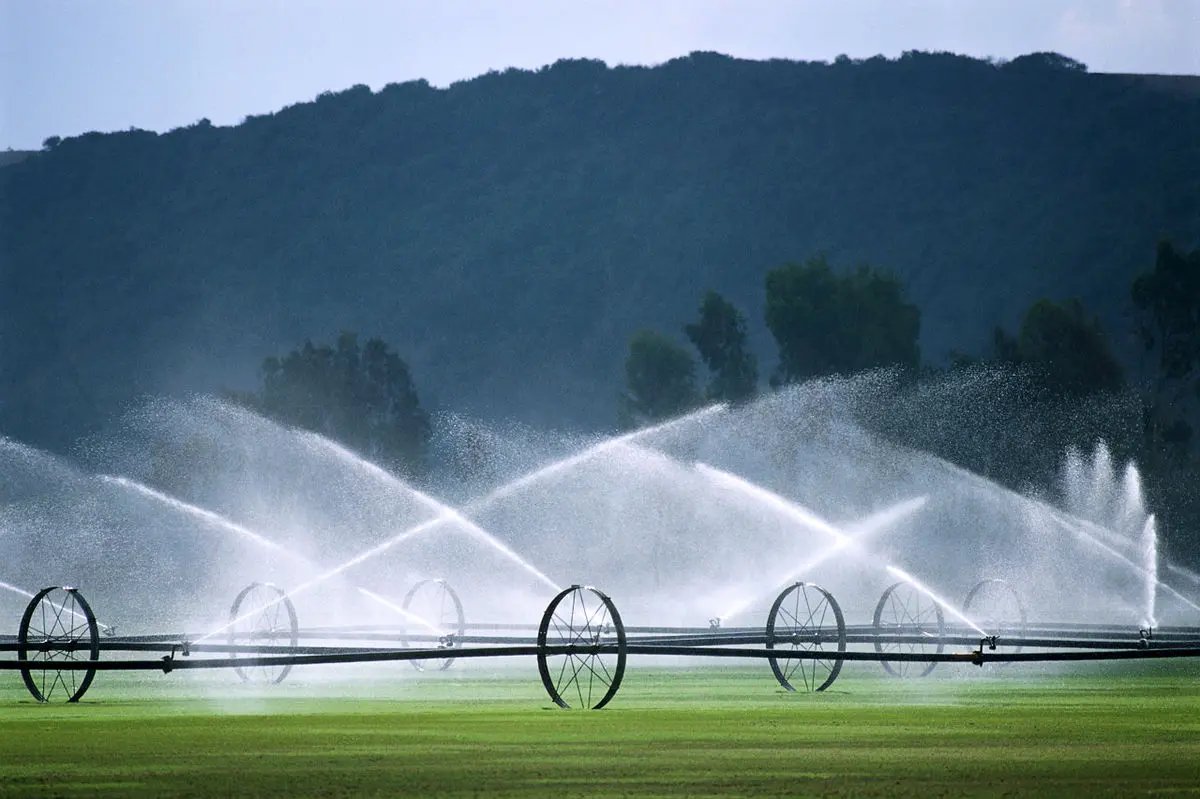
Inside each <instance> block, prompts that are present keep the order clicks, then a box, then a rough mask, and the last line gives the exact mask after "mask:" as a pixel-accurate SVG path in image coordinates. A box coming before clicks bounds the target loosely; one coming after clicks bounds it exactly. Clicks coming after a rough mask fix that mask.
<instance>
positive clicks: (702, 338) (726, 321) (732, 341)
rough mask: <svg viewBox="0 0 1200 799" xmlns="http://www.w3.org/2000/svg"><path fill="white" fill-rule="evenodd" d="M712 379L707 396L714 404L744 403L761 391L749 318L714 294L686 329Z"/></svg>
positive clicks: (704, 303) (712, 292)
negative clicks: (748, 343)
mask: <svg viewBox="0 0 1200 799" xmlns="http://www.w3.org/2000/svg"><path fill="white" fill-rule="evenodd" d="M683 331H684V333H686V334H687V337H688V339H689V340H690V341H691V342H692V344H694V345H695V347H696V349H697V350H698V351H699V353H700V358H701V360H703V361H704V364H705V365H706V366H707V367H708V371H709V373H710V375H711V377H710V379H709V382H708V387H707V389H706V390H705V395H706V396H707V398H708V399H710V400H713V401H718V402H721V401H728V402H741V401H743V400H746V399H749V398H750V397H753V396H754V393H755V392H756V391H757V390H758V360H757V359H756V358H755V357H754V353H752V352H750V351H749V350H748V349H747V347H746V317H745V315H744V314H743V313H742V312H741V311H739V310H738V309H737V308H735V307H734V305H733V303H731V302H729V301H728V300H726V299H725V298H724V297H722V296H721V295H720V294H718V293H717V292H715V291H709V292H707V293H706V294H705V295H704V300H703V301H702V302H701V303H700V320H699V321H698V322H696V323H694V324H688V325H685V326H684V328H683Z"/></svg>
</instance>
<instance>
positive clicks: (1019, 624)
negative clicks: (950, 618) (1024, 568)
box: [963, 578, 1028, 666]
mask: <svg viewBox="0 0 1200 799" xmlns="http://www.w3.org/2000/svg"><path fill="white" fill-rule="evenodd" d="M963 613H965V614H967V615H968V616H970V617H971V618H973V619H975V623H976V624H978V625H979V626H980V627H982V628H983V629H984V630H985V631H987V633H988V634H989V635H994V636H996V640H997V645H998V646H1003V644H1004V639H1005V638H1009V639H1012V638H1024V637H1025V635H1026V633H1027V630H1028V620H1027V619H1026V616H1025V606H1024V605H1022V604H1021V597H1020V596H1018V595H1017V591H1016V589H1015V588H1013V587H1012V585H1010V584H1009V583H1007V582H1005V581H1004V580H1000V579H997V578H992V579H990V580H981V581H980V582H978V583H976V584H975V587H974V588H972V589H971V590H970V591H969V592H968V593H967V598H966V600H965V601H964V602H963ZM1009 651H1010V652H1020V651H1021V647H1020V646H1014V647H1011V648H1009ZM1011 663H1012V661H1007V662H1001V663H997V664H996V665H999V666H1008V665H1010V664H1011Z"/></svg>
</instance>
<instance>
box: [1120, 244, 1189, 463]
mask: <svg viewBox="0 0 1200 799" xmlns="http://www.w3.org/2000/svg"><path fill="white" fill-rule="evenodd" d="M1131 294H1132V297H1133V304H1134V307H1135V308H1136V309H1137V314H1138V317H1137V332H1138V336H1139V338H1140V340H1141V342H1142V346H1143V347H1144V348H1145V351H1146V353H1147V355H1149V356H1150V358H1151V360H1152V364H1153V365H1152V372H1153V376H1152V379H1151V385H1150V386H1148V387H1147V388H1148V394H1149V396H1148V403H1147V414H1146V417H1147V418H1146V421H1147V434H1148V437H1149V439H1150V441H1149V443H1150V445H1151V447H1152V448H1153V449H1155V450H1158V449H1159V448H1161V447H1163V446H1165V447H1166V448H1168V449H1175V450H1183V451H1186V449H1187V447H1188V443H1189V441H1190V439H1191V437H1192V434H1193V427H1192V424H1191V423H1190V422H1189V421H1188V417H1189V416H1190V415H1192V414H1194V413H1196V411H1195V407H1196V403H1197V400H1198V399H1200V248H1198V249H1196V250H1193V251H1192V252H1191V253H1186V252H1183V251H1181V250H1177V249H1175V247H1174V246H1172V245H1171V244H1170V243H1169V242H1166V241H1163V242H1159V245H1158V251H1157V253H1156V257H1155V260H1154V269H1153V270H1150V271H1148V272H1145V273H1143V274H1141V275H1139V276H1138V277H1137V278H1136V279H1135V280H1134V282H1133V286H1132V289H1131Z"/></svg>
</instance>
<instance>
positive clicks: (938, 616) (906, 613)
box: [874, 580, 946, 677]
mask: <svg viewBox="0 0 1200 799" xmlns="http://www.w3.org/2000/svg"><path fill="white" fill-rule="evenodd" d="M874 625H875V651H876V652H879V653H880V654H883V653H886V652H904V653H908V654H912V653H919V654H939V653H941V651H942V649H943V648H945V646H946V643H945V641H944V640H943V638H942V636H943V634H944V633H945V631H946V619H945V616H944V615H943V614H942V606H941V605H939V604H938V603H936V602H934V601H933V600H932V599H930V598H929V597H928V596H925V595H924V594H922V593H921V592H920V591H918V590H917V588H916V586H914V585H913V584H912V583H910V582H907V581H903V580H902V581H900V582H898V583H893V584H892V585H889V586H888V587H887V589H886V590H885V591H884V592H883V596H881V597H880V598H879V604H878V605H876V606H875V620H874ZM901 638H903V639H908V640H898V639H901ZM881 665H882V666H883V670H884V671H886V672H887V673H888V674H890V675H892V676H893V677H924V676H925V675H926V674H929V672H931V671H933V670H934V669H935V668H936V667H937V663H921V662H920V661H911V660H884V661H881Z"/></svg>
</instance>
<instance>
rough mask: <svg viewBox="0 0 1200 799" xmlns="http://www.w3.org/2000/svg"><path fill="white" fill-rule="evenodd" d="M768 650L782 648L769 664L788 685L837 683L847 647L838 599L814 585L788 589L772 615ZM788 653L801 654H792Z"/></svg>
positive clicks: (809, 687) (818, 687) (819, 687)
mask: <svg viewBox="0 0 1200 799" xmlns="http://www.w3.org/2000/svg"><path fill="white" fill-rule="evenodd" d="M767 649H773V650H777V651H779V652H780V654H779V655H772V656H771V657H770V658H769V659H768V662H769V663H770V664H771V671H773V672H774V673H775V679H777V680H778V681H779V684H780V685H782V686H783V687H784V688H785V689H787V690H789V691H796V690H803V691H805V692H808V693H813V692H816V691H824V690H825V689H826V688H828V687H829V686H831V685H833V681H834V680H836V679H837V677H838V674H839V673H840V672H841V670H842V657H841V654H842V653H844V652H845V651H846V621H845V619H844V618H843V617H842V609H841V608H840V607H839V606H838V603H837V600H835V599H834V598H833V595H832V594H830V593H829V592H828V591H826V590H825V589H824V588H821V587H820V586H817V585H813V584H812V583H796V584H795V585H791V586H788V587H787V588H785V589H784V590H783V591H782V592H781V593H780V594H779V596H778V597H776V598H775V604H773V605H772V606H771V612H770V614H769V615H768V616H767ZM788 652H795V653H796V654H797V655H802V656H801V657H789V656H788V654H787V653H788ZM814 653H817V654H827V657H815V656H813V655H814Z"/></svg>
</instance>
